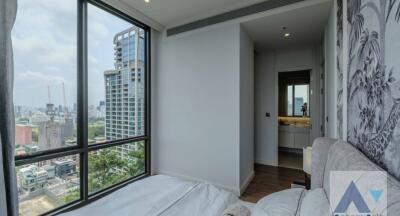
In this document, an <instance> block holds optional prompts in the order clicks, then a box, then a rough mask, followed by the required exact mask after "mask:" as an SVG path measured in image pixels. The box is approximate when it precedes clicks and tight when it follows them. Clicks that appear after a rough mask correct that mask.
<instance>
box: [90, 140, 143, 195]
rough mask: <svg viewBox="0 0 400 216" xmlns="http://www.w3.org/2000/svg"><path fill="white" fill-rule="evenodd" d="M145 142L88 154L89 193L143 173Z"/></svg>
mask: <svg viewBox="0 0 400 216" xmlns="http://www.w3.org/2000/svg"><path fill="white" fill-rule="evenodd" d="M144 145H145V141H138V142H133V143H129V144H124V145H121V146H117V147H111V148H108V149H102V150H98V151H94V152H91V153H89V192H90V193H94V192H96V191H99V190H102V189H105V188H107V187H110V186H112V185H114V184H117V183H119V182H122V181H124V180H126V179H128V178H130V177H134V176H137V175H140V174H143V173H145V147H144Z"/></svg>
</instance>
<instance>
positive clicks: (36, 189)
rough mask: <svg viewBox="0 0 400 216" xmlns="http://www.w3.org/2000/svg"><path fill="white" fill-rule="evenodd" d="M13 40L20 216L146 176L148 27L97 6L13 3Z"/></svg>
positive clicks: (42, 0) (93, 2)
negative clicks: (14, 16) (15, 4)
mask: <svg viewBox="0 0 400 216" xmlns="http://www.w3.org/2000/svg"><path fill="white" fill-rule="evenodd" d="M12 39H13V45H14V64H15V85H14V104H15V121H16V128H15V129H16V134H15V138H16V139H15V154H16V172H17V185H18V195H19V208H20V213H21V215H22V216H28V215H41V214H48V213H57V212H61V211H64V210H66V209H68V208H70V207H72V206H73V205H81V204H86V203H88V202H90V201H91V200H94V199H95V198H98V197H101V196H103V195H105V194H107V193H109V192H110V191H113V190H115V189H117V188H119V187H121V186H123V185H126V184H128V183H130V182H132V181H134V180H136V179H138V178H141V177H144V176H147V175H148V174H149V170H150V164H149V161H150V155H149V146H150V137H149V126H150V125H149V120H150V118H149V113H150V112H149V110H150V106H149V101H150V100H149V96H150V95H149V94H148V93H149V91H148V89H149V87H150V86H149V76H148V75H149V66H148V65H149V52H148V51H149V28H148V27H147V26H145V25H143V24H142V23H140V22H138V21H136V20H134V19H132V18H130V17H129V16H127V15H125V14H123V13H121V12H119V11H117V10H115V9H113V8H112V7H110V6H108V5H106V4H104V3H101V1H97V0H59V1H57V3H56V4H55V3H54V2H53V1H50V0H19V1H18V14H17V19H16V23H15V26H14V28H13V32H12Z"/></svg>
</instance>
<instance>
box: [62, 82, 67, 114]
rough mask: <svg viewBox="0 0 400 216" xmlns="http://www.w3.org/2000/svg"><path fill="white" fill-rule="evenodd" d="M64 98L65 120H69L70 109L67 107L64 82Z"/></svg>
mask: <svg viewBox="0 0 400 216" xmlns="http://www.w3.org/2000/svg"><path fill="white" fill-rule="evenodd" d="M62 88H63V89H62V90H63V99H64V120H65V122H67V119H68V109H67V98H66V97H65V85H64V82H63V83H62Z"/></svg>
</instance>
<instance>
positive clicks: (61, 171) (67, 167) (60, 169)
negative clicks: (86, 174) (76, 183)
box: [52, 159, 76, 178]
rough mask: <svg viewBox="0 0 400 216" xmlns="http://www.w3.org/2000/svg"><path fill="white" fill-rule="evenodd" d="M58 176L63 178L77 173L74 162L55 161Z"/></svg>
mask: <svg viewBox="0 0 400 216" xmlns="http://www.w3.org/2000/svg"><path fill="white" fill-rule="evenodd" d="M52 165H53V166H54V167H55V174H56V176H58V177H60V178H62V177H65V176H67V175H71V174H73V173H75V172H76V164H75V162H74V161H73V160H70V159H68V160H62V161H53V162H52Z"/></svg>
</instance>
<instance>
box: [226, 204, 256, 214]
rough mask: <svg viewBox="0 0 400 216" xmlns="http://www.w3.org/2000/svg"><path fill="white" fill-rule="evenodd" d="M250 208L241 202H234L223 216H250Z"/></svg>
mask: <svg viewBox="0 0 400 216" xmlns="http://www.w3.org/2000/svg"><path fill="white" fill-rule="evenodd" d="M250 215H251V212H250V210H249V209H248V208H247V207H246V206H244V205H242V204H241V203H240V202H237V203H234V204H232V205H230V206H228V208H226V209H225V211H224V212H223V213H222V216H250Z"/></svg>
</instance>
